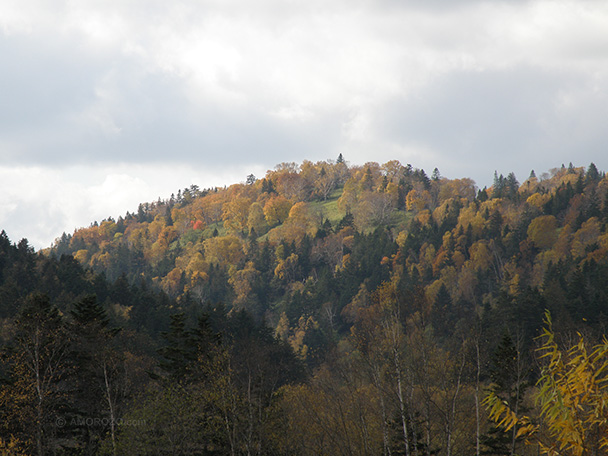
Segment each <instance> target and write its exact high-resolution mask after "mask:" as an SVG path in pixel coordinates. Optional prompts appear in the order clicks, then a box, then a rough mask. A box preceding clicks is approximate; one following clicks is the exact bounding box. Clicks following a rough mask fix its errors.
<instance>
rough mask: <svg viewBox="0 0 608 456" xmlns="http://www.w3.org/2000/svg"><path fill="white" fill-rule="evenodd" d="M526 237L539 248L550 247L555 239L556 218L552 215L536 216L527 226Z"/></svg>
mask: <svg viewBox="0 0 608 456" xmlns="http://www.w3.org/2000/svg"><path fill="white" fill-rule="evenodd" d="M528 237H529V238H530V240H531V241H532V242H534V244H536V246H537V247H538V248H540V249H543V250H545V249H550V248H551V247H553V244H555V241H557V219H556V218H555V217H554V216H552V215H541V216H540V217H536V218H535V219H534V220H532V222H530V225H529V226H528Z"/></svg>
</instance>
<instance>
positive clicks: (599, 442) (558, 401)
mask: <svg viewBox="0 0 608 456" xmlns="http://www.w3.org/2000/svg"><path fill="white" fill-rule="evenodd" d="M546 326H547V327H546V328H545V329H544V331H543V333H542V336H541V338H542V340H543V343H542V346H541V347H540V348H539V352H540V358H541V360H545V361H546V365H545V366H544V367H543V369H542V372H541V377H540V379H539V380H538V383H537V387H538V390H537V392H536V393H535V400H536V409H537V412H538V415H539V417H538V420H533V419H532V418H530V417H528V416H517V415H516V414H515V413H514V412H513V411H512V410H511V409H510V408H509V407H508V406H507V405H506V403H504V402H503V401H501V400H500V399H499V398H498V396H496V395H495V394H494V393H490V394H489V395H488V396H487V397H486V399H485V404H486V407H487V409H488V412H489V416H490V419H492V420H493V421H495V422H496V423H498V425H499V426H501V427H502V428H504V430H505V431H508V430H509V429H512V428H513V427H514V426H517V427H518V428H519V431H518V436H524V437H525V438H526V442H527V443H530V444H534V443H536V444H538V445H539V448H540V450H541V451H542V453H543V454H547V455H549V456H557V455H572V456H587V455H596V456H601V455H606V454H608V340H606V339H604V340H603V341H602V343H601V344H599V345H596V346H595V347H592V348H590V347H589V346H588V344H587V343H586V342H585V339H584V337H583V336H582V335H580V334H579V340H578V342H577V343H576V344H575V345H573V346H572V347H571V348H570V349H568V350H566V351H563V350H561V349H560V348H559V347H558V345H557V342H556V341H555V333H554V331H553V328H552V325H551V317H550V315H549V314H548V313H547V315H546Z"/></svg>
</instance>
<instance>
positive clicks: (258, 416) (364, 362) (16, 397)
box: [0, 156, 608, 456]
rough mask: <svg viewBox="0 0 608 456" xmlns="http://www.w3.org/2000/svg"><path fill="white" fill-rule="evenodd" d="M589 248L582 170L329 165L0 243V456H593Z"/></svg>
mask: <svg viewBox="0 0 608 456" xmlns="http://www.w3.org/2000/svg"><path fill="white" fill-rule="evenodd" d="M607 225H608V178H606V176H605V173H604V172H601V171H599V170H598V169H597V168H596V166H595V165H594V164H590V165H589V166H588V167H575V166H573V165H572V164H570V165H569V166H564V165H562V166H561V167H558V168H555V169H552V170H550V171H549V172H547V173H544V174H543V175H540V176H536V174H535V173H534V171H532V172H531V174H530V176H529V178H528V179H526V180H525V181H524V182H521V183H520V182H519V181H518V180H517V178H516V176H515V175H514V174H513V173H510V174H507V176H506V177H504V175H501V174H498V173H495V175H494V182H493V185H492V187H490V188H483V189H478V188H477V187H476V185H475V183H474V182H473V181H472V180H471V179H468V178H461V179H448V178H445V177H443V176H441V174H440V172H439V170H438V169H435V170H434V171H433V172H432V173H431V174H430V176H429V175H428V174H427V173H426V172H425V171H424V170H422V169H417V168H414V167H412V166H411V165H405V166H404V165H402V164H401V163H399V162H398V161H390V162H388V163H385V164H378V163H366V164H365V165H363V166H350V165H349V164H348V163H347V162H345V161H344V159H343V157H342V156H340V157H339V158H338V159H337V160H335V161H333V160H329V161H323V162H317V163H312V162H309V161H305V162H303V163H302V164H295V163H282V164H280V165H278V166H276V167H275V169H273V170H270V171H268V172H267V173H266V175H265V176H264V177H262V178H256V177H255V176H253V175H250V176H248V177H247V179H246V181H245V182H244V183H240V184H235V185H232V186H230V187H226V188H211V189H200V188H199V187H197V186H195V185H192V186H190V187H188V188H185V189H183V190H180V191H178V193H177V195H171V197H170V198H169V199H166V200H160V199H159V200H158V201H156V202H152V203H142V204H141V205H140V206H139V208H138V210H137V212H135V213H127V214H125V215H124V216H121V217H118V218H117V219H114V218H108V219H106V220H103V221H101V222H94V223H93V224H91V226H89V227H87V228H82V229H78V230H76V231H75V232H74V233H73V234H63V236H61V237H60V238H58V239H57V240H56V242H55V243H54V244H53V245H52V246H51V247H49V248H48V249H45V250H43V251H40V252H35V251H34V250H33V249H32V248H31V247H30V246H29V245H28V242H27V241H26V240H22V241H20V242H18V243H12V242H11V241H10V240H9V239H8V237H7V236H6V234H5V233H4V232H2V234H1V235H0V344H1V357H0V454H10V455H29V454H35V455H107V454H110V455H345V456H346V455H407V456H430V455H438V456H453V455H472V454H475V455H478V456H480V455H509V456H513V455H515V454H519V455H521V454H530V455H532V454H534V455H536V454H539V452H542V453H545V454H573V455H577V456H578V455H587V454H589V455H591V454H594V455H600V454H606V453H607V452H608V450H607V449H606V445H605V444H606V442H605V437H604V436H605V435H606V432H607V430H608V427H607V424H608V409H606V407H608V405H603V404H604V402H605V403H606V404H608V392H606V388H605V386H604V385H605V376H606V373H605V372H606V370H605V369H604V367H602V366H605V365H606V362H605V359H606V353H607V352H608V348H606V347H604V349H602V348H601V347H603V345H602V344H605V341H603V337H604V335H605V334H606V324H607V322H608V321H607V317H608V315H607V312H608V280H607V279H608V232H607ZM556 403H557V404H561V406H562V408H561V409H559V408H551V406H549V405H547V406H546V407H545V406H544V404H556ZM598 404H600V405H598ZM594 407H595V408H594ZM598 407H599V408H598ZM577 410H578V412H576V411H577ZM573 411H575V412H576V413H575V412H573ZM583 412H584V413H583ZM587 412H589V413H588V415H589V417H588V416H587V415H586V414H585V413H587ZM591 412H593V413H591ZM591 416H594V417H595V418H593V419H594V420H595V421H593V420H592V418H590V417H591ZM598 417H599V418H598ZM577 420H578V421H577ZM577 426H578V427H577ZM603 439H604V440H603ZM526 441H527V443H526ZM564 442H570V443H564ZM572 442H577V443H576V444H575V443H572ZM562 444H563V445H562Z"/></svg>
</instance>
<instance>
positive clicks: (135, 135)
mask: <svg viewBox="0 0 608 456" xmlns="http://www.w3.org/2000/svg"><path fill="white" fill-rule="evenodd" d="M607 146H608V2H606V1H604V0H593V1H588V0H572V1H565V0H550V1H525V0H509V1H500V0H488V1H476V0H200V1H195V0H188V1H181V0H171V1H166V0H147V1H143V0H98V1H89V0H69V1H68V0H65V1H64V0H0V229H5V230H6V231H7V233H8V235H9V237H10V238H11V240H13V241H14V242H16V241H18V240H19V239H21V238H24V237H25V238H27V239H28V240H29V241H30V243H31V244H32V245H34V246H35V247H36V248H41V247H47V246H49V245H50V244H51V243H52V241H53V240H54V239H55V238H56V237H57V236H60V235H61V233H62V232H64V231H65V232H68V233H71V232H73V231H74V229H75V228H77V227H81V226H88V225H89V224H90V223H91V222H92V221H94V220H101V219H103V218H106V217H108V216H112V217H118V216H119V215H124V214H125V212H126V211H135V210H136V209H137V205H138V203H140V202H145V201H154V200H156V199H157V198H158V197H161V198H168V197H169V196H170V195H171V193H173V192H175V193H176V192H177V190H178V189H181V188H184V187H187V186H189V185H190V184H197V185H199V186H200V187H202V188H205V187H211V186H223V185H224V184H226V185H229V184H232V183H235V182H239V181H244V180H245V178H246V176H247V175H248V174H250V173H253V174H255V175H256V176H258V177H260V176H263V175H264V173H265V172H266V170H268V169H271V168H273V167H274V166H275V165H276V164H278V163H280V162H288V161H295V162H298V163H299V162H302V161H303V160H312V161H317V160H325V159H335V158H336V157H337V156H338V154H340V153H342V154H343V155H344V157H345V158H346V160H347V161H349V162H350V163H351V164H363V163H365V162H367V161H376V162H379V163H383V162H386V161H388V160H392V159H397V160H400V161H401V162H402V163H403V164H406V163H411V164H412V165H413V166H415V167H419V168H424V169H426V170H427V172H428V173H429V174H430V172H431V171H432V170H433V168H435V167H438V168H439V170H440V171H441V173H442V174H443V175H444V176H446V177H450V178H457V177H471V178H473V179H474V180H475V181H476V182H477V184H478V185H479V186H480V187H483V186H484V185H489V184H491V181H492V176H493V173H494V170H497V171H498V172H499V173H503V174H505V175H506V174H508V173H509V172H511V171H514V172H515V173H516V175H517V177H518V178H519V180H520V181H523V180H525V179H526V178H527V177H528V175H529V173H530V170H532V169H534V170H535V171H536V172H537V174H540V173H542V172H544V171H548V170H549V169H550V168H553V167H557V166H560V165H561V164H562V163H565V164H566V165H567V164H568V163H569V162H573V163H574V164H575V165H577V166H587V165H588V164H589V163H590V162H594V163H595V164H596V165H597V166H598V168H600V169H601V170H606V169H608V154H607V153H606V152H607Z"/></svg>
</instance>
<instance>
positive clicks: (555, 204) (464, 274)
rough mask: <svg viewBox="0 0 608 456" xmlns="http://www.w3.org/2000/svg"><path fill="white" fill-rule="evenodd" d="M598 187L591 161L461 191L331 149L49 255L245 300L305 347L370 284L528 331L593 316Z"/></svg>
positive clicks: (603, 208)
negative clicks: (546, 313) (549, 317)
mask: <svg viewBox="0 0 608 456" xmlns="http://www.w3.org/2000/svg"><path fill="white" fill-rule="evenodd" d="M607 196H608V180H607V179H606V178H605V175H604V173H601V172H599V171H598V170H597V168H596V167H595V165H593V164H591V165H590V166H589V167H588V168H587V169H585V168H576V167H573V166H572V165H570V166H569V167H565V166H563V165H562V166H561V167H560V168H556V169H553V170H551V171H550V173H545V174H544V175H543V176H542V177H540V178H538V177H536V176H535V175H534V172H532V173H531V176H530V178H528V179H527V180H526V181H525V182H523V183H521V184H520V183H519V182H518V181H517V179H516V177H515V175H514V174H513V173H511V174H509V175H508V176H507V177H503V176H502V175H497V174H495V176H494V185H493V186H492V187H491V188H489V189H483V190H477V189H476V187H475V184H474V182H473V181H472V180H471V179H468V178H462V179H446V178H443V177H441V175H440V173H439V171H438V170H437V169H435V171H434V172H433V173H432V175H431V177H428V176H427V173H425V171H424V170H422V169H416V168H412V167H411V166H410V165H407V166H403V165H401V164H400V163H399V162H398V161H390V162H388V163H385V164H382V165H379V164H377V163H367V164H365V165H363V166H348V165H347V164H346V163H345V162H344V161H343V160H342V158H341V157H340V158H339V159H338V160H337V161H336V162H333V161H328V162H318V163H311V162H308V161H306V162H304V163H302V164H301V165H297V164H294V163H283V164H280V165H278V166H277V167H276V168H275V169H274V170H272V171H268V172H267V174H266V176H264V177H263V178H261V179H256V178H255V177H254V176H249V177H248V178H247V182H246V183H242V184H236V185H232V186H230V187H228V188H223V189H220V188H215V189H206V190H200V189H199V188H198V187H196V186H191V187H190V188H186V189H184V190H183V191H179V192H178V193H177V195H176V196H175V195H172V196H171V198H170V199H168V200H164V201H162V200H159V201H157V202H154V203H146V204H141V205H140V206H139V209H138V211H137V213H134V214H129V213H127V214H126V216H125V217H119V218H118V219H117V220H114V219H108V220H105V221H103V222H101V223H100V224H98V223H95V224H93V225H92V226H90V227H89V228H86V229H80V230H77V231H76V232H75V233H74V234H73V235H64V236H62V238H61V239H58V240H57V242H56V243H55V245H54V246H53V247H52V248H51V249H50V254H51V255H53V256H57V257H60V256H61V255H63V254H66V253H68V254H71V255H73V256H74V258H76V259H77V260H78V261H79V262H80V263H81V264H82V265H83V266H85V267H89V268H91V269H92V270H94V271H97V272H103V273H104V274H105V275H106V276H107V277H108V278H110V279H112V280H114V279H116V278H119V277H121V276H123V277H126V278H127V279H128V280H129V281H130V282H131V283H136V282H138V281H141V280H142V279H144V280H146V281H148V282H149V283H150V284H151V285H152V286H157V287H159V288H160V289H162V290H164V292H166V293H167V294H168V295H170V296H171V297H174V298H177V299H178V300H181V301H182V302H183V303H186V302H188V303H191V302H195V303H199V304H201V305H202V306H204V305H212V306H213V305H215V304H217V303H223V304H224V305H225V306H226V307H227V308H228V309H245V310H247V311H248V312H250V313H251V314H253V315H254V316H255V317H256V318H258V319H262V318H264V319H265V321H266V322H267V323H268V324H270V325H271V326H272V327H273V328H275V329H276V330H277V331H278V332H279V333H280V334H281V336H282V337H283V338H285V339H286V340H290V341H291V342H292V345H293V347H294V349H296V350H297V351H298V352H300V353H303V351H306V350H309V349H310V350H311V354H310V356H316V355H314V354H313V353H315V352H317V351H318V350H321V352H324V350H325V347H326V346H327V345H331V344H332V343H335V341H336V340H337V338H338V339H339V338H340V337H341V335H343V334H346V333H347V332H348V330H349V328H350V326H351V324H352V323H353V321H354V320H355V319H356V318H357V315H358V309H360V308H361V307H365V306H366V305H367V303H368V302H369V299H370V296H371V295H372V293H374V291H376V289H377V288H378V287H379V286H380V285H381V284H383V283H388V284H392V285H393V286H395V287H396V289H397V290H399V291H400V292H405V290H411V289H412V288H415V290H416V293H418V294H420V300H422V301H424V302H425V305H426V306H428V309H429V312H430V314H431V316H435V317H437V321H436V322H435V325H436V326H437V327H436V328H435V331H436V332H437V333H438V334H442V333H443V332H445V331H447V330H448V328H449V329H453V328H454V327H456V326H457V323H458V321H459V320H460V319H462V318H464V319H466V318H468V317H467V315H468V314H470V313H474V314H476V315H480V316H481V315H483V316H484V317H486V318H488V319H491V320H492V321H493V322H494V323H493V324H496V325H498V326H500V325H502V324H507V323H510V322H518V324H519V325H524V326H525V330H526V332H527V333H528V334H529V335H532V334H533V332H534V329H535V328H537V327H538V325H539V323H540V320H541V319H542V311H543V309H544V308H546V307H549V308H550V309H551V310H552V311H553V312H554V314H555V315H559V316H560V321H563V322H568V321H572V322H576V323H578V322H581V321H583V319H586V321H587V322H588V323H591V324H595V325H602V324H603V321H604V320H603V318H604V317H603V315H604V313H605V310H604V309H606V308H607V307H606V306H607V304H608V302H607V299H608V295H607V289H606V285H605V282H604V281H603V280H602V277H604V276H605V273H606V271H607V269H606V267H607V256H606V253H607V251H608V234H606V222H607V220H608V204H607V200H606V198H607ZM408 294H409V295H411V291H410V292H408ZM439 317H441V318H439ZM562 317H563V318H562ZM501 322H503V323H501ZM303 334H305V336H303ZM313 341H314V342H313Z"/></svg>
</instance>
